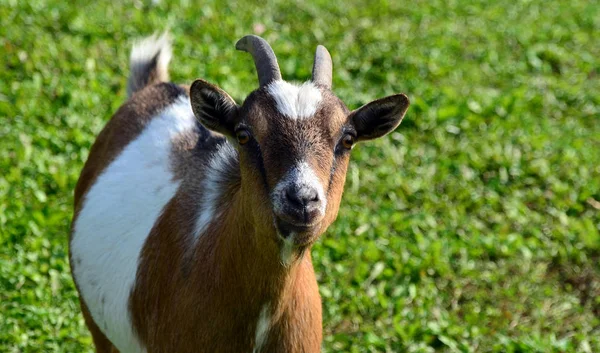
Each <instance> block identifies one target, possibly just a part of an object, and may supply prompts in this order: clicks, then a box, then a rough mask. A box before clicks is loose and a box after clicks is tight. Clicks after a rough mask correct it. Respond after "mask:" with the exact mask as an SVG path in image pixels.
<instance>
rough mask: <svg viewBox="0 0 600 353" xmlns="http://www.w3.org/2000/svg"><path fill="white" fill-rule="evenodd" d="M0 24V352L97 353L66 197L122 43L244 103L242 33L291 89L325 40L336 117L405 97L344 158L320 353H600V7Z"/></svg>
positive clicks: (325, 274)
mask: <svg viewBox="0 0 600 353" xmlns="http://www.w3.org/2000/svg"><path fill="white" fill-rule="evenodd" d="M0 19H1V20H0V21H1V26H0V351H2V352H91V351H92V347H91V339H90V336H89V334H88V332H87V330H86V329H85V327H84V324H83V320H82V317H81V315H80V313H79V307H78V302H77V296H76V292H75V290H74V286H73V283H72V280H71V277H70V273H69V267H68V262H67V261H68V260H67V237H68V230H69V225H70V219H71V216H72V214H71V209H72V190H73V188H74V185H75V183H76V180H77V177H78V174H79V171H80V169H81V167H82V164H83V163H84V161H85V159H86V157H87V155H88V151H89V148H90V146H91V144H92V142H93V141H94V138H95V136H96V135H97V133H98V132H99V131H100V130H101V128H102V127H103V126H104V124H105V123H106V121H107V120H108V119H109V117H110V116H111V114H112V113H113V112H114V111H115V110H116V109H117V107H118V106H119V105H120V104H121V103H122V102H123V101H124V99H125V96H126V93H125V81H126V76H127V74H128V55H129V50H130V47H131V44H132V42H133V41H134V40H135V39H139V38H141V37H143V36H147V35H149V34H151V33H153V32H155V31H162V30H164V29H169V30H170V31H171V32H172V34H173V38H174V40H175V43H174V53H175V55H174V59H173V61H172V63H171V73H172V78H173V80H174V81H176V82H180V83H191V82H192V80H193V79H195V78H198V77H202V78H205V79H207V80H209V81H211V82H213V83H216V84H218V85H220V86H221V87H222V88H224V89H225V90H226V91H228V92H229V93H230V94H232V96H234V97H235V98H236V99H237V100H238V102H241V101H242V100H243V98H244V97H245V95H246V94H247V93H249V92H250V91H251V90H253V89H254V88H255V87H256V86H257V81H256V74H255V70H254V67H253V65H252V61H251V59H250V58H249V56H248V55H246V54H241V53H239V52H236V51H235V50H234V43H235V41H236V40H237V39H239V38H240V37H242V36H243V35H245V34H248V33H257V34H261V35H262V36H263V37H265V38H266V39H267V40H269V41H270V42H271V44H272V46H273V48H274V50H275V52H276V53H277V55H278V57H279V61H280V64H281V68H282V72H283V76H284V77H285V78H286V79H288V80H298V81H304V80H306V79H308V78H309V77H310V70H311V65H312V58H313V54H314V49H315V47H316V45H317V44H324V45H326V46H327V47H328V48H329V50H330V51H331V53H332V55H333V60H334V90H335V92H336V93H337V94H338V95H339V96H340V98H342V99H343V100H344V101H345V102H346V103H347V104H348V105H349V106H350V107H351V108H356V107H358V106H360V105H362V104H364V103H366V102H368V101H370V100H372V99H375V98H378V97H382V96H385V95H388V94H392V93H396V92H405V93H407V94H408V95H409V96H410V98H411V101H412V106H411V108H410V109H409V111H408V113H407V116H406V118H405V120H404V122H403V123H402V125H401V126H400V128H399V129H398V130H397V131H396V132H394V133H393V134H391V135H390V136H389V137H386V138H385V139H382V140H380V141H377V142H374V143H369V144H364V145H361V146H358V148H357V149H355V150H354V151H353V162H352V164H351V166H350V169H349V172H348V177H347V183H346V193H345V195H344V199H343V206H342V208H341V210H340V215H339V217H338V220H337V222H336V223H335V224H334V226H332V227H331V228H330V230H329V231H328V233H327V234H326V235H325V236H324V237H323V238H322V239H321V241H320V242H319V244H318V245H317V246H315V249H314V251H313V256H314V259H315V269H316V271H317V273H318V279H319V282H320V289H321V294H322V297H323V308H324V328H325V340H324V348H323V350H324V352H434V351H442V352H599V351H600V265H599V260H600V230H599V228H600V119H599V117H600V95H599V93H600V80H599V74H600V40H599V36H598V35H599V33H600V3H599V2H597V1H588V0H572V1H558V0H552V1H538V0H517V1H514V0H500V1H491V0H476V1H456V0H443V1H441V0H434V1H415V2H400V1H390V2H387V1H369V2H361V1H355V0H351V1H345V2H331V1H324V0H319V1H311V2H310V3H309V2H288V1H282V0H281V1H280V0H276V1H263V2H260V3H258V4H257V3H251V2H245V1H240V2H232V3H230V4H223V3H222V2H221V1H205V2H204V3H203V4H202V5H198V4H196V3H195V2H193V1H180V2H167V1H156V2H146V1H124V2H111V1H97V2H93V3H92V2H89V3H88V4H87V5H86V4H84V3H83V2H81V3H80V4H78V5H74V4H69V2H66V1H59V0H48V1H16V0H0ZM263 32H264V33H263Z"/></svg>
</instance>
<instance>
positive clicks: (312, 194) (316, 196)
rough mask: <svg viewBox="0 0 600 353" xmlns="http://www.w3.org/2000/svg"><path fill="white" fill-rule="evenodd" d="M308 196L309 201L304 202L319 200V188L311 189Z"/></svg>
mask: <svg viewBox="0 0 600 353" xmlns="http://www.w3.org/2000/svg"><path fill="white" fill-rule="evenodd" d="M307 196H308V197H307V198H306V201H308V202H304V204H307V203H309V202H317V201H319V193H317V190H314V189H313V190H311V191H310V194H308V195H307Z"/></svg>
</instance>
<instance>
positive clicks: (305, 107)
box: [267, 80, 322, 119]
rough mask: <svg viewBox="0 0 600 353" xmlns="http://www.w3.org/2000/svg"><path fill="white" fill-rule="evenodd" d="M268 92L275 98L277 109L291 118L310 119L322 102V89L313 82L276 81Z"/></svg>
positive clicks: (269, 87) (268, 88) (268, 87)
mask: <svg viewBox="0 0 600 353" xmlns="http://www.w3.org/2000/svg"><path fill="white" fill-rule="evenodd" d="M267 92H269V94H270V95H271V97H273V99H274V100H275V104H276V106H277V110H279V112H280V113H281V114H282V115H284V116H286V117H288V118H290V119H308V118H310V117H312V116H313V115H315V113H316V112H317V108H318V107H319V104H320V103H321V98H322V96H321V91H320V90H319V88H317V86H315V85H314V84H313V83H312V82H310V81H309V82H305V83H303V84H302V85H294V84H291V83H289V82H286V81H281V80H279V81H274V82H272V83H271V84H269V86H267Z"/></svg>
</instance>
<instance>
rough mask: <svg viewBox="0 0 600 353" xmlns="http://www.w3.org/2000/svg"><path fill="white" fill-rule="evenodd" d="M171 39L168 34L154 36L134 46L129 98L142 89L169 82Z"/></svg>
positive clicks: (128, 88)
mask: <svg viewBox="0 0 600 353" xmlns="http://www.w3.org/2000/svg"><path fill="white" fill-rule="evenodd" d="M171 56H172V49H171V37H170V36H169V34H168V33H167V32H165V33H163V34H162V35H160V36H159V35H156V34H155V35H152V36H150V37H147V38H145V39H143V40H142V41H140V42H138V43H136V44H134V46H133V49H132V50H131V58H130V64H129V65H130V66H131V68H130V70H131V73H130V74H129V80H128V81H127V96H128V97H131V96H132V95H133V94H134V93H135V92H137V91H139V90H141V89H142V88H144V87H146V86H149V85H153V84H157V83H160V82H168V81H169V61H171Z"/></svg>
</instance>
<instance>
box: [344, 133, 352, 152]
mask: <svg viewBox="0 0 600 353" xmlns="http://www.w3.org/2000/svg"><path fill="white" fill-rule="evenodd" d="M352 145H354V137H353V136H352V135H349V134H346V135H344V137H342V146H344V148H346V149H351V148H352Z"/></svg>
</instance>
